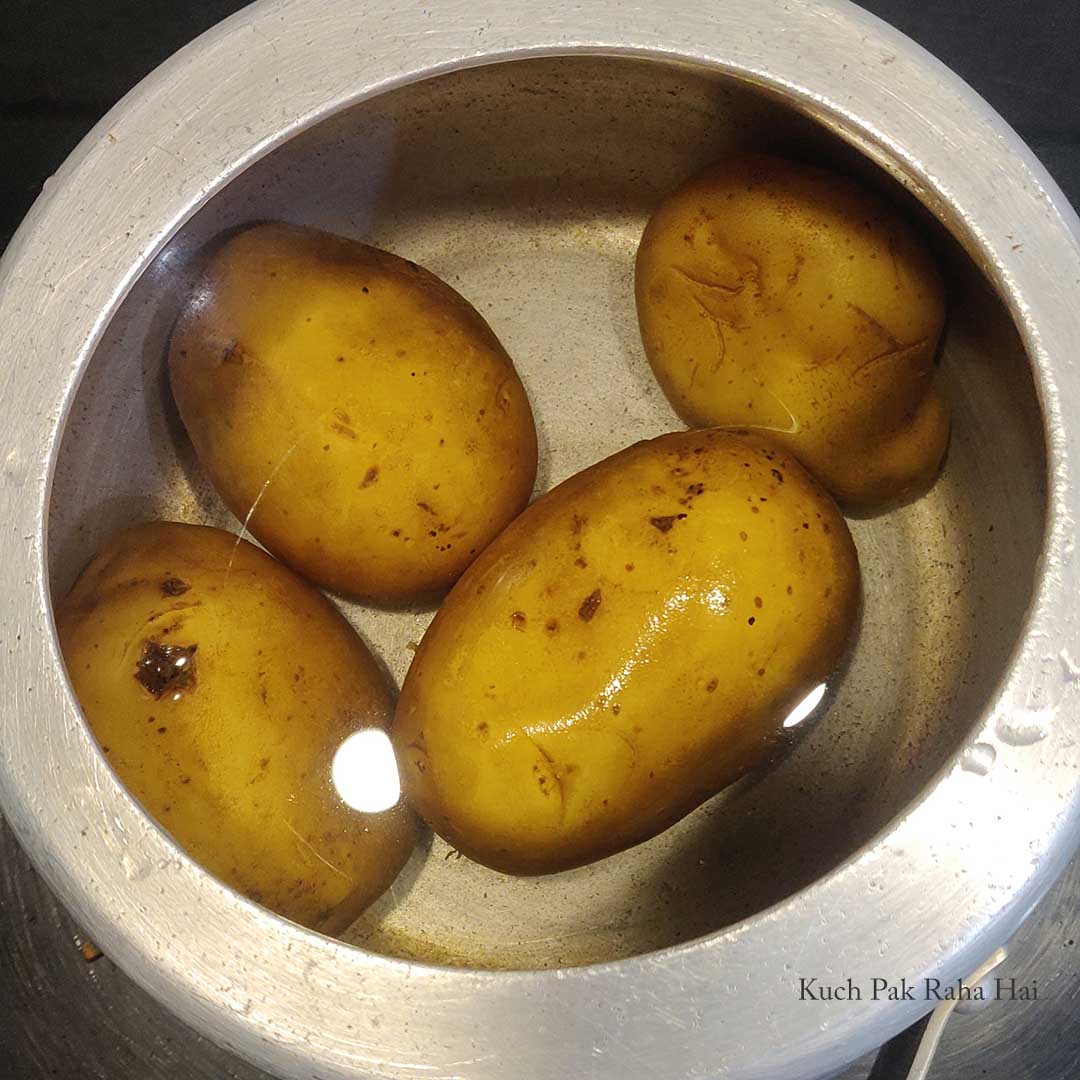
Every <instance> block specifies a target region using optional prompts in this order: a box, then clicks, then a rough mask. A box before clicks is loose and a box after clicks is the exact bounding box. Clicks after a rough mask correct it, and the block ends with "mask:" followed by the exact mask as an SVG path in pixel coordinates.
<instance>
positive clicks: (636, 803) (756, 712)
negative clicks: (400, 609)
mask: <svg viewBox="0 0 1080 1080" xmlns="http://www.w3.org/2000/svg"><path fill="white" fill-rule="evenodd" d="M858 595H859V571H858V562H857V558H856V553H855V548H854V545H853V544H852V540H851V536H850V534H849V533H848V530H847V526H846V525H845V523H844V519H843V518H842V517H841V516H840V514H839V512H838V511H837V509H836V507H835V505H834V504H833V502H832V501H831V500H830V499H829V497H828V496H827V495H826V494H825V493H824V492H823V491H822V490H821V488H819V487H818V485H817V484H816V483H815V482H814V481H813V480H812V479H811V478H810V477H809V475H808V474H807V473H806V472H805V471H804V470H803V469H802V468H801V467H800V466H799V465H798V464H797V463H796V462H795V460H794V459H793V458H791V457H790V456H789V455H788V454H786V453H785V452H784V451H783V450H782V449H780V448H778V447H776V446H775V445H774V444H773V443H771V442H769V441H768V440H766V439H763V438H761V437H760V436H756V435H748V434H746V433H736V432H728V431H721V430H716V429H713V430H704V431H690V432H680V433H676V434H671V435H664V436H661V437H660V438H658V439H653V440H651V441H649V442H643V443H638V444H637V445H635V446H632V447H630V448H629V449H627V450H623V451H622V452H621V453H618V454H615V455H614V456H613V457H610V458H607V459H606V460H604V461H601V462H600V463H599V464H597V465H594V466H592V468H589V469H586V470H585V471H584V472H582V473H579V474H578V475H576V476H574V477H572V478H571V479H569V480H567V481H566V482H565V483H563V484H561V485H559V486H558V487H557V488H555V489H554V490H553V491H552V492H550V493H549V494H547V495H545V496H543V497H542V498H541V499H539V500H538V501H537V502H535V503H534V504H533V505H532V506H531V507H530V508H529V509H528V510H526V511H525V512H524V513H523V514H522V515H521V516H520V517H519V518H518V519H517V520H516V521H514V522H513V523H512V524H511V525H510V526H509V527H508V528H507V529H506V530H505V531H504V532H503V533H502V534H501V535H500V536H499V537H498V539H496V540H495V542H494V543H492V544H491V545H490V546H489V547H488V548H487V549H486V550H485V551H484V553H483V554H482V555H481V556H480V558H479V559H477V561H476V562H475V563H474V564H473V565H472V567H470V569H469V570H468V571H467V572H466V573H465V574H464V576H463V577H462V578H461V580H460V581H459V582H458V583H457V585H456V586H455V587H454V589H453V590H452V591H451V593H450V595H449V596H448V597H447V599H446V600H445V602H444V603H443V605H442V607H441V608H440V609H439V612H438V614H437V615H436V617H435V620H434V621H433V622H432V624H431V626H430V628H429V629H428V631H427V633H426V634H425V635H424V638H423V641H422V642H421V643H420V648H419V650H418V651H417V654H416V657H415V659H414V660H413V664H412V667H411V668H410V670H409V673H408V677H407V678H406V680H405V686H404V688H403V690H402V693H401V697H400V700H399V702H398V708H397V712H396V715H395V719H394V726H393V738H394V744H395V748H396V750H397V753H398V760H399V763H400V766H401V770H402V778H403V782H404V786H405V790H406V793H407V794H408V796H409V797H410V799H411V800H412V801H413V804H414V805H415V806H416V807H417V809H418V810H419V811H420V813H421V814H423V816H424V817H426V818H427V820H428V821H429V822H430V823H431V825H432V826H433V828H434V829H435V830H436V831H437V832H438V833H440V834H441V835H442V836H443V837H445V838H446V840H448V841H449V842H450V843H451V844H453V845H454V846H455V847H457V848H458V849H459V850H461V851H462V852H464V853H465V854H466V855H469V856H470V857H471V858H473V859H475V860H477V861H478V862H482V863H485V864H486V865H488V866H491V867H494V868H495V869H498V870H503V871H506V872H509V873H528V874H534V873H547V872H550V871H555V870H562V869H565V868H567V867H571V866H575V865H578V864H580V863H584V862H588V861H590V860H592V859H598V858H601V857H602V856H605V855H610V854H612V853H613V852H616V851H620V850H622V849H623V848H626V847H629V846H631V845H632V844H636V843H638V842H639V841H641V840H644V839H646V838H648V837H650V836H653V835H655V834H656V833H658V832H660V831H662V830H663V829H665V828H666V827H667V826H669V825H671V824H673V823H674V822H675V821H676V820H678V819H679V818H681V817H682V816H683V815H685V814H687V813H688V812H689V811H690V810H692V809H693V808H694V807H695V806H697V805H698V804H699V803H701V802H702V801H704V800H705V799H707V798H709V797H710V796H711V795H713V794H715V793H716V792H717V791H719V790H720V789H721V788H723V787H724V786H725V785H727V784H729V783H731V782H732V781H733V780H735V779H736V778H737V777H738V776H740V775H741V774H743V773H744V772H746V771H747V770H748V769H750V768H752V767H753V766H755V765H758V764H760V763H761V762H762V761H763V760H764V759H765V758H766V757H767V756H768V755H769V754H770V753H771V752H772V750H773V749H774V748H775V747H776V745H777V744H778V742H779V735H780V732H781V731H782V727H783V723H784V720H785V718H789V717H791V716H792V715H793V714H792V710H794V709H795V708H796V707H797V706H798V705H799V704H800V703H802V702H805V701H806V700H807V696H808V695H810V694H813V692H814V691H815V689H816V688H819V687H820V685H821V684H822V683H823V682H824V681H825V680H826V679H827V678H828V677H829V676H830V675H831V674H832V672H833V671H834V669H835V668H836V666H837V664H838V662H839V661H840V659H841V656H842V653H843V651H844V648H845V643H846V642H847V640H848V637H849V634H850V632H851V630H852V628H853V625H854V622H855V616H856V612H857V606H858ZM818 692H819V693H820V691H818Z"/></svg>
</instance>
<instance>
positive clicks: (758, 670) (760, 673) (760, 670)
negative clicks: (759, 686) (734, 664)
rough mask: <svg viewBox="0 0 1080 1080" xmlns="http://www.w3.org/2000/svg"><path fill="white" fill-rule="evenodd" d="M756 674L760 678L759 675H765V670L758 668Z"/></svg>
mask: <svg viewBox="0 0 1080 1080" xmlns="http://www.w3.org/2000/svg"><path fill="white" fill-rule="evenodd" d="M757 673H758V675H759V676H760V675H764V674H765V669H764V668H763V667H759V668H758V669H757Z"/></svg>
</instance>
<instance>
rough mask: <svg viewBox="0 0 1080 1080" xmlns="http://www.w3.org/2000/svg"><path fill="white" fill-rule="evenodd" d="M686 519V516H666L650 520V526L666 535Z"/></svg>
mask: <svg viewBox="0 0 1080 1080" xmlns="http://www.w3.org/2000/svg"><path fill="white" fill-rule="evenodd" d="M685 517H686V515H685V514H665V515H664V516H663V517H651V518H649V524H650V525H651V526H652V527H653V528H654V529H659V530H660V532H662V533H666V532H668V531H670V529H671V528H672V526H673V525H674V524H675V522H676V521H682V520H683V518H685Z"/></svg>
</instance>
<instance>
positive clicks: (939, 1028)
mask: <svg viewBox="0 0 1080 1080" xmlns="http://www.w3.org/2000/svg"><path fill="white" fill-rule="evenodd" d="M1006 955H1007V953H1006V951H1005V949H1004V948H1001V949H998V950H997V951H996V952H995V953H994V954H993V955H992V956H991V957H990V958H989V959H988V960H987V961H986V962H985V963H984V964H981V965H980V966H979V967H978V968H977V969H976V970H975V971H974V972H972V974H970V975H969V976H968V977H967V978H966V979H964V981H963V984H962V985H963V986H966V987H968V988H969V989H972V990H974V988H975V987H977V986H978V985H979V984H980V983H982V982H983V980H985V979H986V978H987V977H988V976H989V975H990V973H991V972H992V971H993V970H994V969H995V968H996V967H997V966H998V965H999V964H1000V963H1001V962H1002V961H1003V960H1004V959H1005V957H1006ZM957 1008H959V1011H960V1012H977V1011H978V1009H979V1004H978V1003H976V1002H967V1001H962V1000H959V999H950V1000H948V1001H943V1002H941V1004H940V1005H938V1007H937V1008H936V1009H934V1010H933V1012H929V1013H927V1014H926V1015H925V1016H923V1017H921V1018H920V1019H919V1020H916V1021H915V1023H914V1024H912V1025H911V1027H909V1028H905V1029H904V1030H903V1031H901V1032H900V1034H899V1035H894V1036H893V1038H891V1039H890V1040H889V1041H888V1042H887V1043H885V1045H884V1046H883V1047H882V1048H881V1050H879V1051H878V1056H877V1057H876V1058H875V1059H874V1067H873V1069H871V1071H870V1076H869V1077H868V1078H867V1080H926V1077H927V1074H928V1073H929V1071H930V1065H931V1063H932V1062H933V1060H934V1054H935V1052H936V1051H937V1048H938V1043H939V1042H940V1041H941V1036H942V1033H943V1032H944V1030H945V1024H946V1023H947V1022H948V1019H949V1017H950V1016H952V1014H953V1010H954V1009H957Z"/></svg>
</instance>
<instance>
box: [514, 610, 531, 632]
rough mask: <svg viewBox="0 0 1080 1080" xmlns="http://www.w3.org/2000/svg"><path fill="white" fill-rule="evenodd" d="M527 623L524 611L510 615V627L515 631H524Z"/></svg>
mask: <svg viewBox="0 0 1080 1080" xmlns="http://www.w3.org/2000/svg"><path fill="white" fill-rule="evenodd" d="M528 621H529V620H528V619H527V618H526V617H525V612H524V611H515V612H513V613H512V614H511V615H510V625H511V626H512V627H513V628H514V629H515V630H524V629H525V626H526V624H527V623H528Z"/></svg>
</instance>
